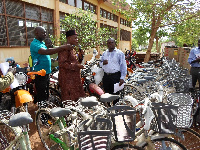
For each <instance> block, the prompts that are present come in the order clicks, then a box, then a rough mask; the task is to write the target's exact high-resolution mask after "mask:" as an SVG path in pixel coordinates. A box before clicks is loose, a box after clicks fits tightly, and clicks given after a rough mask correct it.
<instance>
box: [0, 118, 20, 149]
mask: <svg viewBox="0 0 200 150" xmlns="http://www.w3.org/2000/svg"><path fill="white" fill-rule="evenodd" d="M16 135H17V133H16V132H15V130H14V129H13V128H11V127H10V126H9V125H7V124H6V123H3V122H1V121H0V149H2V150H3V149H6V148H7V147H8V146H9V145H10V143H11V141H13V140H14V139H15V136H16ZM13 146H15V147H14V148H15V149H18V148H19V147H17V145H13ZM18 146H19V145H18Z"/></svg>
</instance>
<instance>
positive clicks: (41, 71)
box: [27, 69, 46, 76]
mask: <svg viewBox="0 0 200 150" xmlns="http://www.w3.org/2000/svg"><path fill="white" fill-rule="evenodd" d="M36 74H37V75H40V76H45V75H46V71H45V70H44V69H42V70H40V71H37V72H28V73H27V75H36Z"/></svg>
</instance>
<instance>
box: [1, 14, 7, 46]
mask: <svg viewBox="0 0 200 150" xmlns="http://www.w3.org/2000/svg"><path fill="white" fill-rule="evenodd" d="M7 38H8V37H7V34H6V20H5V16H1V15H0V46H7V44H8V43H7Z"/></svg>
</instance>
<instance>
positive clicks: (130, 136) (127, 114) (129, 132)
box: [108, 105, 136, 142]
mask: <svg viewBox="0 0 200 150" xmlns="http://www.w3.org/2000/svg"><path fill="white" fill-rule="evenodd" d="M108 110H110V111H111V114H110V116H111V119H112V122H113V130H114V135H115V139H116V141H117V142H130V141H134V140H135V124H136V111H135V109H134V108H132V107H129V106H123V105H118V106H113V107H111V108H109V109H108Z"/></svg>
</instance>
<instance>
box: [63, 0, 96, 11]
mask: <svg viewBox="0 0 200 150" xmlns="http://www.w3.org/2000/svg"><path fill="white" fill-rule="evenodd" d="M59 1H60V2H62V3H65V4H68V5H71V6H74V7H77V8H82V9H83V10H86V11H88V10H90V11H91V12H92V13H94V14H95V13H96V6H95V5H93V4H91V3H88V2H87V1H86V0H59Z"/></svg>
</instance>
